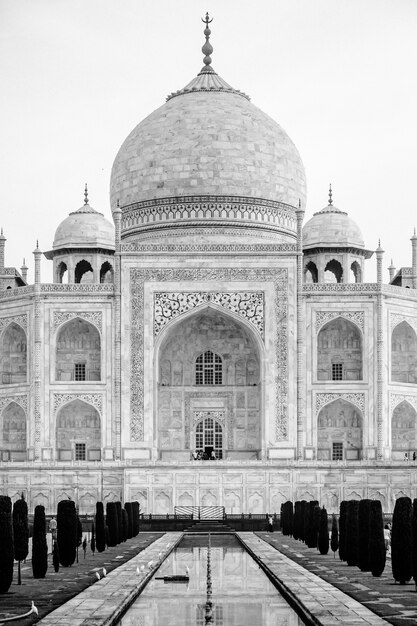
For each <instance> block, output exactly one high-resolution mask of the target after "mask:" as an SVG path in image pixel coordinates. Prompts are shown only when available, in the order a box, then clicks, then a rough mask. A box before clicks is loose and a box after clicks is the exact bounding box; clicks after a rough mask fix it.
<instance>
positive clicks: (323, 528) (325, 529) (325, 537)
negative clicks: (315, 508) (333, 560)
mask: <svg viewBox="0 0 417 626" xmlns="http://www.w3.org/2000/svg"><path fill="white" fill-rule="evenodd" d="M319 523H320V525H319V532H318V540H317V547H318V549H319V552H320V554H327V553H328V551H329V520H328V518H327V511H326V509H325V508H324V507H323V508H322V509H320V522H319Z"/></svg>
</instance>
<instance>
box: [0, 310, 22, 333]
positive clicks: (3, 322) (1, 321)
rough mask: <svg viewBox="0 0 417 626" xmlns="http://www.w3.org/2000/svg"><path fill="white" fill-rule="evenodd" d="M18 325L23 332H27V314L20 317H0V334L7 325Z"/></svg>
mask: <svg viewBox="0 0 417 626" xmlns="http://www.w3.org/2000/svg"><path fill="white" fill-rule="evenodd" d="M12 323H14V324H19V326H21V327H22V328H23V330H24V331H25V332H27V328H28V316H27V313H23V314H22V315H10V316H9V317H0V333H2V332H3V330H4V329H5V328H7V326H9V324H12Z"/></svg>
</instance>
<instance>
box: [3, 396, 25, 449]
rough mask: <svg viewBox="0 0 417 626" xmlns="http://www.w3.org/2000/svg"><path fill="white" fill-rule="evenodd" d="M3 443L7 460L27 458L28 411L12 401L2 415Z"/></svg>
mask: <svg viewBox="0 0 417 626" xmlns="http://www.w3.org/2000/svg"><path fill="white" fill-rule="evenodd" d="M0 434H1V444H0V448H1V450H2V452H3V456H4V458H5V460H11V461H25V460H26V458H27V434H26V413H25V411H24V410H23V408H22V407H21V406H20V405H19V404H17V402H14V401H11V402H10V403H9V404H8V405H7V406H6V407H5V408H4V410H3V412H2V415H1V433H0Z"/></svg>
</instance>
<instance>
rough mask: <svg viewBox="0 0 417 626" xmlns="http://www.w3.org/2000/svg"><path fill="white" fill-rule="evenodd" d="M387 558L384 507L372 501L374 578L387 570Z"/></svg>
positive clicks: (370, 559) (371, 522) (371, 532)
mask: <svg viewBox="0 0 417 626" xmlns="http://www.w3.org/2000/svg"><path fill="white" fill-rule="evenodd" d="M386 558H387V555H386V549H385V538H384V518H383V516H382V505H381V503H380V501H379V500H371V503H370V505H369V571H370V572H371V573H372V576H381V574H382V572H383V571H384V569H385V561H386Z"/></svg>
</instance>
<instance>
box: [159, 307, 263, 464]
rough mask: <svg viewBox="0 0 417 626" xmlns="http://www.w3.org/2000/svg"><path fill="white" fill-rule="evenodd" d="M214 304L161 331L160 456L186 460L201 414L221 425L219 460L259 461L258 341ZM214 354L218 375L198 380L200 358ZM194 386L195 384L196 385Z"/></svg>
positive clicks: (259, 354)
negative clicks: (220, 457) (219, 364)
mask: <svg viewBox="0 0 417 626" xmlns="http://www.w3.org/2000/svg"><path fill="white" fill-rule="evenodd" d="M254 335H255V331H254V330H252V329H250V328H248V325H247V323H245V322H241V321H240V320H239V319H237V318H236V317H235V316H232V315H230V314H229V313H226V312H223V311H222V310H220V309H218V308H217V307H214V306H208V307H205V308H204V309H199V310H198V311H194V312H193V313H191V314H186V315H184V316H182V317H181V318H177V319H176V321H175V322H174V323H172V324H170V325H168V326H167V327H165V329H164V331H163V335H162V337H161V341H160V343H159V348H158V350H157V352H158V361H157V386H158V389H157V396H158V406H157V442H158V443H157V445H158V450H159V456H160V457H161V458H178V459H186V460H188V459H190V458H191V457H192V453H193V452H194V451H195V449H196V437H197V430H196V429H197V423H198V422H200V421H201V420H202V419H204V416H205V414H207V416H208V415H215V418H216V420H218V422H219V423H221V427H222V442H223V444H222V445H223V450H222V457H223V458H242V459H244V458H258V456H259V453H260V450H261V422H260V408H261V349H260V345H259V344H260V338H259V341H258V339H255V336H254ZM208 351H210V352H212V353H213V354H214V355H218V357H219V360H218V361H217V362H218V363H220V361H221V376H218V377H217V383H218V381H219V380H221V383H220V384H215V383H216V378H214V379H213V384H204V383H205V382H207V381H209V380H210V378H205V377H204V378H203V384H201V380H202V379H201V377H198V376H196V372H197V368H198V359H199V357H201V355H202V354H203V355H204V354H205V353H206V352H208ZM200 360H201V359H200ZM197 382H198V384H197Z"/></svg>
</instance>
